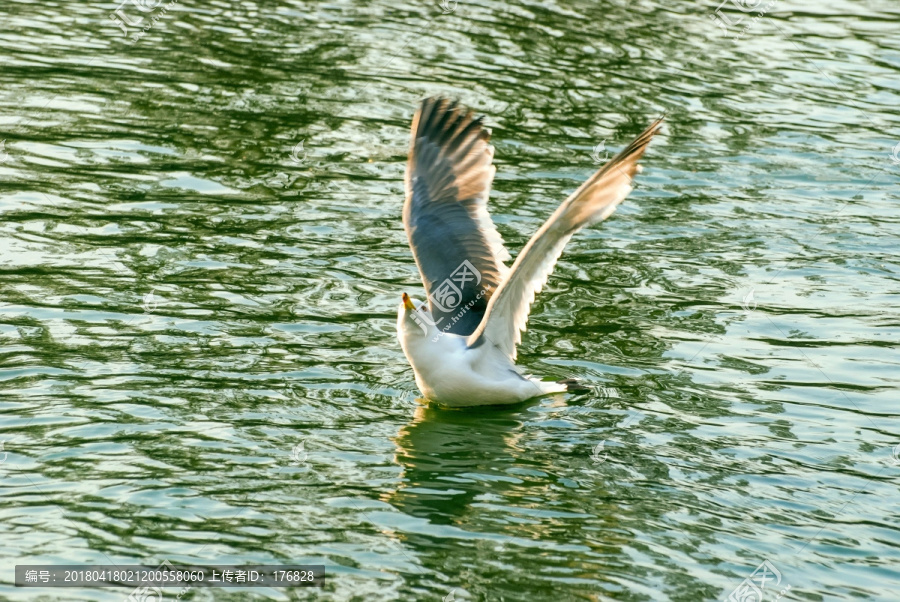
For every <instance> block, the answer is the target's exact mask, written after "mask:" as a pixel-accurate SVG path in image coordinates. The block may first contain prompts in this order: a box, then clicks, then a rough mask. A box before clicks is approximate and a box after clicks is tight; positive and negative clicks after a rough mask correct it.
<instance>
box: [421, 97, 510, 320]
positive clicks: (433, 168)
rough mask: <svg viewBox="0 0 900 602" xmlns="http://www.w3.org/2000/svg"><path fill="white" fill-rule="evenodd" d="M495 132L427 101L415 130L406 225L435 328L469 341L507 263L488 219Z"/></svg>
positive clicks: (443, 103)
mask: <svg viewBox="0 0 900 602" xmlns="http://www.w3.org/2000/svg"><path fill="white" fill-rule="evenodd" d="M489 139H490V132H489V131H488V130H486V129H485V128H484V127H482V124H481V119H480V118H479V119H475V118H474V117H473V115H472V113H471V112H470V111H467V110H466V109H464V108H462V107H460V106H458V105H457V104H456V103H455V102H454V103H451V102H450V101H448V100H447V99H444V98H428V99H426V100H424V101H423V102H422V106H421V107H419V110H418V111H416V115H415V117H414V118H413V123H412V141H411V143H410V150H409V162H408V163H407V165H406V203H405V204H404V206H403V225H404V226H405V227H406V234H407V236H408V237H409V246H410V247H411V248H412V252H413V255H414V256H415V258H416V265H418V266H419V273H420V274H421V275H422V282H423V283H424V284H425V290H426V291H427V293H428V303H429V309H430V310H431V313H432V316H433V317H434V320H435V322H436V323H437V327H438V328H439V329H441V330H444V331H445V332H451V333H454V334H458V335H462V336H467V335H470V334H472V333H473V332H474V331H475V329H476V328H477V327H478V324H480V323H481V320H482V318H483V316H484V312H485V310H486V309H487V305H488V302H489V301H490V299H491V296H492V295H493V294H494V291H496V289H497V287H498V286H499V285H500V282H501V281H502V280H503V278H504V277H505V276H506V274H507V272H508V271H509V268H507V267H506V266H505V265H504V264H503V262H504V261H507V260H508V259H509V258H510V256H509V253H508V252H507V250H506V249H505V248H504V247H503V240H502V239H501V238H500V233H499V232H497V228H496V227H495V226H494V223H493V222H492V221H491V218H490V215H488V211H487V199H488V194H489V192H490V189H491V182H492V181H493V179H494V172H495V171H496V169H495V168H494V166H493V165H492V164H491V160H492V159H493V156H494V149H493V147H491V146H490V144H488V140H489Z"/></svg>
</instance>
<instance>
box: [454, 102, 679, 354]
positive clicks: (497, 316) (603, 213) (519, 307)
mask: <svg viewBox="0 0 900 602" xmlns="http://www.w3.org/2000/svg"><path fill="white" fill-rule="evenodd" d="M662 121H663V120H662V118H660V119H657V120H656V121H654V122H653V124H652V125H651V126H650V127H648V128H647V129H646V130H644V132H643V133H642V134H641V135H640V136H638V137H637V138H636V139H635V140H634V142H632V143H631V144H629V145H628V146H627V147H626V148H625V149H624V150H623V151H622V152H620V153H619V154H617V155H616V156H615V157H613V158H612V159H610V161H609V162H608V163H607V164H606V165H604V166H603V167H602V168H601V169H600V170H599V171H597V172H596V173H595V174H594V175H592V176H591V177H590V178H589V179H588V180H587V181H586V182H585V183H584V184H582V185H581V187H579V188H578V190H576V191H575V192H574V193H572V195H571V196H570V197H569V198H568V199H566V200H565V202H563V204H562V205H560V206H559V208H558V209H557V210H556V211H555V212H554V213H553V215H551V216H550V219H548V220H547V222H546V223H545V224H544V225H543V226H541V228H540V230H538V231H537V232H536V233H535V234H534V236H532V237H531V240H529V241H528V244H526V245H525V248H524V249H522V252H521V253H519V255H518V257H516V261H515V263H513V266H512V268H511V269H510V271H509V275H508V276H507V277H506V278H505V279H504V280H503V282H502V283H501V284H500V287H499V289H498V290H497V291H496V292H495V293H494V296H493V297H492V298H491V300H490V302H489V303H488V307H487V311H486V313H485V317H484V320H483V321H482V323H481V324H480V326H479V327H478V329H477V330H476V331H475V332H474V333H472V334H471V335H470V336H469V338H468V341H467V342H468V344H469V346H470V347H473V346H477V345H479V344H481V343H483V342H485V340H487V341H488V342H490V343H493V344H494V345H496V346H497V347H498V348H500V350H501V351H503V353H505V354H506V355H507V356H508V357H509V358H510V359H513V360H514V359H515V358H516V345H518V344H519V342H520V341H521V340H522V332H524V331H525V324H526V323H527V322H528V311H529V310H530V308H531V304H532V303H533V302H534V296H535V295H536V294H537V293H539V292H540V291H541V288H543V286H544V284H545V283H546V282H547V278H548V277H549V276H550V273H551V272H552V271H553V268H554V266H555V265H556V261H557V260H558V259H559V256H560V255H561V254H562V251H563V247H565V246H566V243H567V242H569V239H570V238H571V237H572V235H573V234H574V233H575V232H576V231H578V230H579V229H580V228H583V227H584V226H587V225H590V224H594V223H597V222H599V221H602V220H604V219H606V218H607V217H609V216H610V215H611V214H612V212H613V211H615V210H616V207H617V206H618V205H619V203H621V202H622V201H623V200H625V197H626V196H628V193H629V192H631V189H632V186H631V181H632V178H633V177H634V174H635V173H637V172H638V171H640V166H639V165H638V163H637V162H638V160H639V159H640V158H641V156H642V155H643V154H644V151H645V150H646V149H647V145H648V144H649V143H650V139H651V138H653V135H654V134H656V133H657V132H658V131H659V129H660V127H662Z"/></svg>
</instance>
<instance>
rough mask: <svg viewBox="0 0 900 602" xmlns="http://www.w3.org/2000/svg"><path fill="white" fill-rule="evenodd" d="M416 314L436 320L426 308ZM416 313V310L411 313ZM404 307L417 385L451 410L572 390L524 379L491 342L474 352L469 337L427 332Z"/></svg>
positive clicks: (404, 341)
mask: <svg viewBox="0 0 900 602" xmlns="http://www.w3.org/2000/svg"><path fill="white" fill-rule="evenodd" d="M414 303H415V304H416V305H417V306H418V309H417V310H415V311H417V312H419V313H420V315H422V316H423V317H425V318H430V316H429V315H428V313H427V311H426V310H424V308H423V307H422V305H421V304H420V303H418V302H414ZM410 311H411V310H410ZM410 311H407V310H406V309H405V308H404V307H403V305H401V306H400V310H399V312H398V314H397V333H398V338H399V339H400V347H402V348H403V353H404V354H405V355H406V359H407V360H409V364H410V365H411V366H412V369H413V372H415V375H416V385H417V386H418V387H419V390H420V391H421V392H422V395H423V396H425V397H426V398H427V399H429V400H431V401H434V402H436V403H438V404H440V405H444V406H448V407H467V406H480V405H500V404H510V403H518V402H520V401H525V400H526V399H531V398H532V397H537V396H539V395H546V394H548V393H559V392H562V391H565V390H566V387H565V385H561V384H558V383H551V382H542V381H539V380H537V379H535V378H531V377H528V376H523V375H522V374H520V373H519V371H518V370H517V369H516V366H515V364H513V363H512V362H511V361H510V360H509V358H508V357H507V356H506V355H505V354H504V353H503V352H501V351H500V350H499V349H498V348H497V347H495V346H494V345H492V344H490V343H485V344H483V345H479V346H478V347H471V348H470V347H468V346H467V344H466V338H467V337H462V336H459V335H455V334H451V333H438V330H437V329H436V328H435V327H433V326H431V327H428V326H427V323H426V328H427V332H426V331H423V330H422V327H421V326H420V325H419V324H421V323H425V322H426V320H422V319H421V318H420V319H419V320H418V323H417V321H415V320H413V319H412V318H411V317H410V315H409V314H410Z"/></svg>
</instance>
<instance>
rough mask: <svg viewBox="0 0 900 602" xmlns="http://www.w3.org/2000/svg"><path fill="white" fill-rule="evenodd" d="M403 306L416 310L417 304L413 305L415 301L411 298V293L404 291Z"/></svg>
mask: <svg viewBox="0 0 900 602" xmlns="http://www.w3.org/2000/svg"><path fill="white" fill-rule="evenodd" d="M403 307H405V308H406V309H408V310H410V311H415V310H416V306H415V305H413V302H412V301H411V300H410V299H409V295H407V294H406V293H403Z"/></svg>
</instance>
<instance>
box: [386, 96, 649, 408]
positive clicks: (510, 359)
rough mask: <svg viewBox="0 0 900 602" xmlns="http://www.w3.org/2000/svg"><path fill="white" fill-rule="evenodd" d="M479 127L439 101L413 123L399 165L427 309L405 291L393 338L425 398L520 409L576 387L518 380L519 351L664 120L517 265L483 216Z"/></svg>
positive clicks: (595, 178) (563, 212)
mask: <svg viewBox="0 0 900 602" xmlns="http://www.w3.org/2000/svg"><path fill="white" fill-rule="evenodd" d="M482 120H483V118H482V117H479V118H476V117H475V116H474V114H473V112H472V111H470V110H468V109H466V108H464V107H462V106H460V105H459V104H458V103H456V102H451V101H450V100H448V99H446V98H442V97H434V98H427V99H425V100H424V101H422V103H421V105H420V107H419V109H418V110H417V111H416V114H415V116H414V117H413V121H412V140H411V142H410V150H409V160H408V162H407V165H406V177H405V188H406V201H405V203H404V205H403V225H404V227H405V229H406V234H407V237H408V238H409V245H410V248H411V249H412V253H413V257H414V258H415V261H416V265H417V266H418V268H419V274H420V275H421V277H422V283H423V284H424V285H425V291H426V293H427V302H426V301H419V300H417V299H413V298H410V296H409V295H408V294H406V293H403V295H402V300H401V303H400V307H399V309H398V311H397V338H398V339H399V341H400V347H401V348H402V349H403V353H404V355H406V359H407V360H408V361H409V363H410V365H411V366H412V369H413V372H415V377H416V385H417V386H418V387H419V390H420V391H421V392H422V394H423V396H424V397H425V399H426V400H427V401H430V402H434V403H436V404H437V405H440V406H447V407H469V406H481V405H500V404H510V403H518V402H521V401H525V400H527V399H531V398H533V397H539V396H542V395H548V394H553V393H562V392H564V391H567V390H573V389H576V388H577V387H578V385H577V381H575V380H574V379H566V380H564V381H559V382H545V381H542V380H540V379H538V378H534V377H532V376H530V375H525V374H522V373H521V372H520V371H519V369H518V368H517V367H516V364H515V360H516V346H517V345H518V344H519V343H520V342H521V340H522V333H523V332H524V331H525V326H526V322H527V321H528V312H529V310H530V309H531V304H532V303H533V302H534V298H535V295H536V294H537V293H539V292H540V291H541V288H543V286H544V284H545V283H546V282H547V278H548V277H549V276H550V273H551V272H552V271H553V268H554V266H555V265H556V262H557V260H558V259H559V256H560V255H561V254H562V251H563V247H565V246H566V243H568V242H569V239H570V238H571V237H572V235H573V234H575V232H577V231H578V230H580V229H581V228H583V227H585V226H589V225H591V224H595V223H597V222H601V221H603V220H605V219H606V218H607V217H609V216H610V215H611V214H612V213H613V211H615V209H616V207H617V206H618V205H619V203H621V202H622V201H623V200H625V197H626V196H628V193H630V192H631V190H632V178H633V177H634V175H635V174H636V173H638V172H640V166H639V165H638V160H639V159H640V158H641V156H642V155H643V154H644V151H645V150H646V149H647V146H648V144H649V143H650V140H651V139H652V138H653V136H654V134H656V133H657V132H658V131H659V130H660V128H661V127H662V121H663V118H662V117H660V118H659V119H657V120H656V121H654V122H653V123H652V124H651V125H650V126H649V127H648V128H647V129H646V130H644V131H643V133H641V135H640V136H638V137H637V138H635V140H634V141H633V142H631V144H629V145H628V146H627V147H625V149H624V150H622V151H621V152H620V153H619V154H617V155H616V156H614V157H613V158H612V159H610V160H609V161H608V162H607V163H606V164H605V165H604V166H603V167H601V168H600V169H599V170H598V171H597V172H596V173H594V175H592V176H591V177H590V178H588V180H587V181H586V182H584V183H583V184H582V185H581V186H580V187H579V188H578V190H576V191H575V192H573V193H572V195H571V196H569V198H567V199H566V200H565V201H564V202H563V203H562V204H561V205H560V206H559V207H558V208H557V209H556V211H555V212H554V213H553V214H552V215H551V216H550V218H549V219H548V220H547V221H546V222H545V223H544V225H543V226H541V228H540V229H539V230H538V231H537V232H536V233H535V234H534V236H532V237H531V240H529V241H528V244H526V245H525V247H524V248H523V249H522V251H521V252H520V253H519V254H518V256H517V257H516V260H515V262H513V264H512V267H507V265H506V262H508V261H509V260H510V259H511V257H510V254H509V252H508V251H507V250H506V248H505V247H504V246H503V240H502V239H501V237H500V233H499V232H498V231H497V227H496V226H495V225H494V223H493V222H492V221H491V218H490V215H489V214H488V210H487V201H488V195H489V193H490V188H491V182H492V181H493V179H494V173H495V172H496V168H495V167H494V166H493V164H492V159H493V156H494V149H493V147H492V146H491V145H490V144H489V141H490V131H489V130H488V129H486V128H485V127H484V126H483V123H482ZM581 388H583V387H581Z"/></svg>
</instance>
